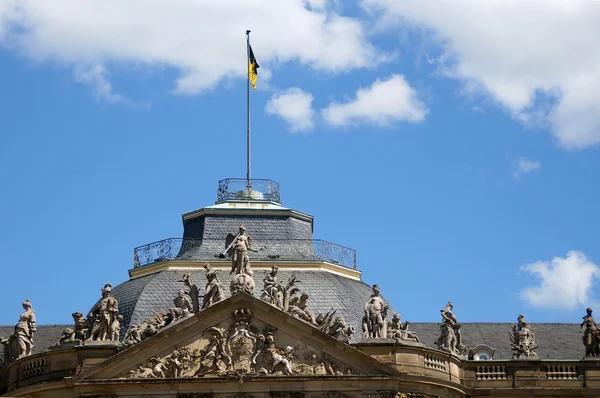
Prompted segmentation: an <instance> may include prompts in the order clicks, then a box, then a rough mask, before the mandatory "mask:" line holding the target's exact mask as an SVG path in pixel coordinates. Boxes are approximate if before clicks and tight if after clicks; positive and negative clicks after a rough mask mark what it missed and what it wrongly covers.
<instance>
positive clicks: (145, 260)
mask: <svg viewBox="0 0 600 398" xmlns="http://www.w3.org/2000/svg"><path fill="white" fill-rule="evenodd" d="M252 243H253V246H254V248H255V249H256V250H258V251H257V252H250V253H249V256H250V260H251V261H274V260H276V261H303V260H305V261H306V260H308V261H310V260H323V261H328V262H331V263H334V264H337V265H341V266H344V267H347V268H352V269H356V250H354V249H350V248H348V247H344V246H340V245H336V244H335V243H331V242H327V241H324V240H321V239H266V240H261V239H253V240H252ZM223 250H225V246H224V241H223V240H211V239H181V238H170V239H164V240H161V241H158V242H153V243H150V244H147V245H144V246H139V247H136V248H135V249H133V267H134V268H139V267H143V266H146V265H150V264H154V263H158V262H161V261H165V260H188V261H190V260H191V261H193V260H198V261H211V260H215V259H216V258H218V257H219V254H220V253H221V252H222V251H223Z"/></svg>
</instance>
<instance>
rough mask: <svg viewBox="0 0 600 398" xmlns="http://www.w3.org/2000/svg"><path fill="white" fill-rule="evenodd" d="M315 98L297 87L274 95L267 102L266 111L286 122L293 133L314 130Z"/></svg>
mask: <svg viewBox="0 0 600 398" xmlns="http://www.w3.org/2000/svg"><path fill="white" fill-rule="evenodd" d="M312 101H313V96H312V95H311V94H309V93H306V92H304V91H302V90H301V89H299V88H297V87H292V88H290V89H288V90H286V91H283V92H281V93H277V94H274V95H273V96H271V99H269V102H267V106H266V108H265V111H266V112H267V114H269V115H277V116H279V117H281V118H282V119H283V120H285V121H286V122H287V123H288V125H289V129H290V131H292V132H294V133H295V132H303V131H308V130H312V129H313V127H314V121H313V117H314V111H313V108H312Z"/></svg>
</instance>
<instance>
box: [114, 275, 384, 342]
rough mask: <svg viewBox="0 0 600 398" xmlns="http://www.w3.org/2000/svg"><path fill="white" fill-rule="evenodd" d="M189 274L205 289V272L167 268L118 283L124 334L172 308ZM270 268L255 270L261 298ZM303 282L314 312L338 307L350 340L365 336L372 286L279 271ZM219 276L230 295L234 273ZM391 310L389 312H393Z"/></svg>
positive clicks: (257, 294)
mask: <svg viewBox="0 0 600 398" xmlns="http://www.w3.org/2000/svg"><path fill="white" fill-rule="evenodd" d="M188 272H189V273H190V274H191V276H192V281H193V282H194V283H195V284H197V285H198V287H199V288H200V290H201V291H203V290H204V289H203V288H204V286H205V284H206V277H205V271H204V270H203V269H197V270H164V271H159V272H157V273H154V274H151V275H147V276H142V277H139V278H137V279H131V280H129V281H126V282H124V283H122V284H120V285H118V286H116V287H115V288H114V289H113V291H112V294H113V296H114V297H115V298H116V299H117V300H118V301H119V314H121V315H123V318H124V319H123V324H122V329H121V330H122V333H125V332H126V331H127V329H128V328H129V326H130V325H133V324H136V323H139V322H142V321H144V320H145V319H147V318H149V317H151V316H152V315H153V314H154V313H155V312H158V311H161V310H166V309H169V308H172V307H173V306H174V305H173V299H174V298H175V297H176V296H177V292H178V291H179V290H180V289H182V288H185V285H184V284H183V282H181V280H182V277H183V274H184V273H188ZM268 272H269V271H268V270H255V271H254V280H255V282H256V289H255V292H254V296H255V297H256V298H260V295H261V290H262V286H263V282H262V280H263V278H264V277H265V276H266V275H267V273H268ZM293 274H294V275H296V276H297V279H298V280H299V281H300V283H299V285H298V286H299V288H300V290H301V291H303V292H307V293H308V294H309V299H308V308H309V309H310V310H311V311H312V312H313V313H314V314H315V315H318V314H320V313H326V312H327V311H329V310H330V309H332V308H333V309H335V310H336V316H342V317H344V318H345V319H346V322H348V324H350V325H352V326H354V328H355V329H356V334H355V335H354V336H353V338H352V340H351V342H357V341H360V339H361V335H362V332H361V330H362V326H361V324H362V317H363V315H364V304H365V302H366V301H367V299H368V298H369V297H370V296H371V294H372V288H371V286H369V285H367V284H366V283H363V282H361V281H358V280H355V279H351V278H348V277H345V276H342V275H336V274H334V273H331V272H327V271H318V270H311V271H292V270H280V271H279V273H278V274H277V278H278V280H279V282H280V283H285V282H286V281H287V280H288V278H290V277H291V276H292V275H293ZM219 279H220V281H221V285H222V286H223V292H224V293H225V297H226V298H227V297H229V296H230V294H229V282H230V280H231V276H229V275H227V272H225V271H219ZM392 311H393V310H391V307H390V311H389V314H391V313H392Z"/></svg>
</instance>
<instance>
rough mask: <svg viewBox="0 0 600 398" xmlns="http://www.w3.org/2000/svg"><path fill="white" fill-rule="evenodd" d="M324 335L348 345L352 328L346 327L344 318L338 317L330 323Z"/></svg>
mask: <svg viewBox="0 0 600 398" xmlns="http://www.w3.org/2000/svg"><path fill="white" fill-rule="evenodd" d="M326 333H327V334H328V335H330V336H331V337H333V338H335V339H338V340H339V341H341V342H342V343H349V342H350V337H352V335H353V334H354V327H353V326H351V325H348V324H347V323H346V320H345V319H344V318H342V317H340V316H338V317H336V318H334V320H333V322H331V324H330V325H329V327H328V328H327V332H326Z"/></svg>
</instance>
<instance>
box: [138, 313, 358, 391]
mask: <svg viewBox="0 0 600 398" xmlns="http://www.w3.org/2000/svg"><path fill="white" fill-rule="evenodd" d="M232 315H233V317H232V318H233V319H232V321H231V322H229V324H228V325H226V324H221V326H219V327H214V326H213V327H210V328H208V329H206V330H205V331H204V332H203V333H201V336H199V339H196V340H194V341H192V342H190V343H189V345H187V346H183V347H177V348H175V350H174V351H172V352H171V353H170V354H169V353H164V355H163V353H161V356H155V357H152V358H151V359H150V361H148V362H144V363H142V364H140V365H139V366H138V367H137V369H135V370H131V371H130V372H128V373H127V377H128V378H199V377H211V376H212V377H214V376H219V377H229V378H232V377H233V378H236V379H238V380H240V382H242V381H243V380H244V379H245V378H246V377H255V376H282V377H284V376H342V375H350V374H353V373H354V369H353V368H351V367H348V365H346V364H344V363H342V362H340V361H339V360H337V359H334V358H331V357H329V356H328V355H327V354H325V353H323V352H322V351H321V349H319V348H316V349H315V348H313V347H309V346H306V345H305V344H298V345H295V346H293V347H292V346H291V345H285V346H278V345H277V344H276V340H277V339H278V337H277V336H278V334H277V333H278V331H277V330H275V329H273V327H272V326H269V325H268V324H262V325H261V323H259V324H258V325H252V326H251V325H250V323H251V318H252V311H251V310H249V309H247V308H237V309H235V310H234V311H233V313H232ZM334 323H338V324H339V325H340V327H341V328H342V329H344V328H346V327H347V325H346V324H345V322H344V321H343V320H341V318H340V319H336V322H334ZM336 330H337V328H336Z"/></svg>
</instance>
